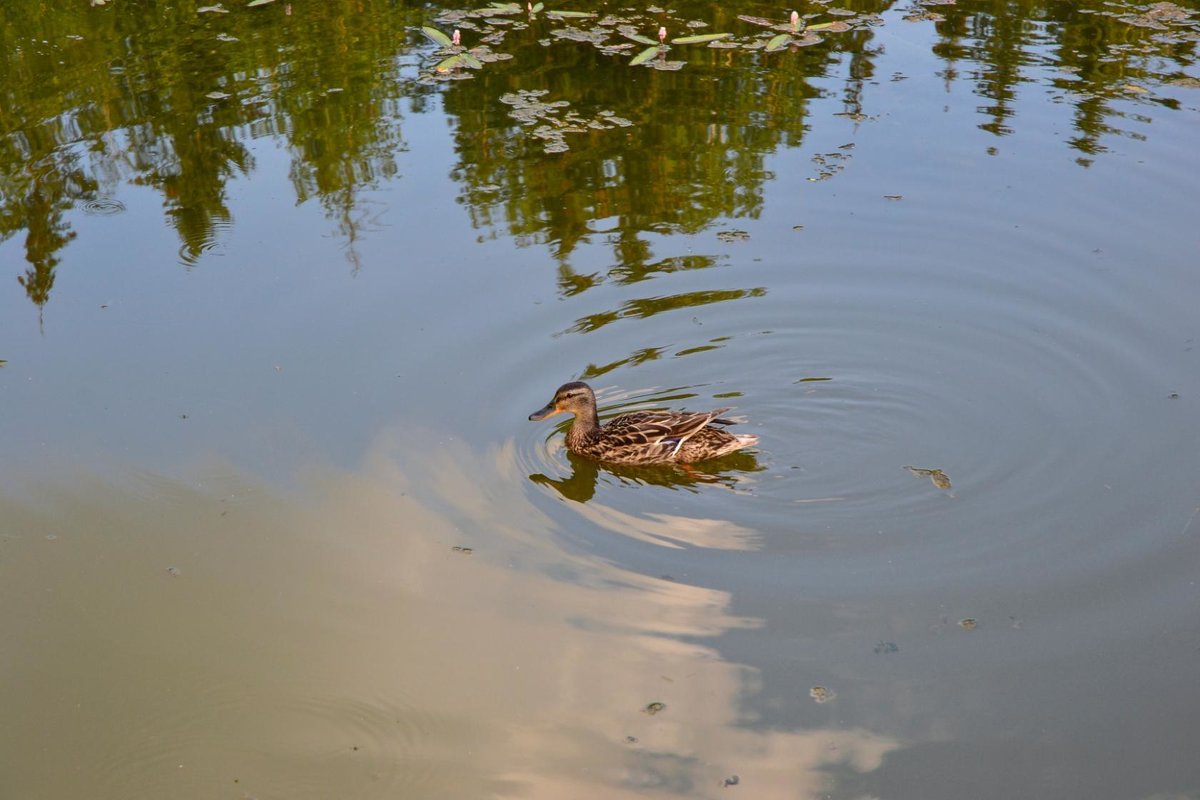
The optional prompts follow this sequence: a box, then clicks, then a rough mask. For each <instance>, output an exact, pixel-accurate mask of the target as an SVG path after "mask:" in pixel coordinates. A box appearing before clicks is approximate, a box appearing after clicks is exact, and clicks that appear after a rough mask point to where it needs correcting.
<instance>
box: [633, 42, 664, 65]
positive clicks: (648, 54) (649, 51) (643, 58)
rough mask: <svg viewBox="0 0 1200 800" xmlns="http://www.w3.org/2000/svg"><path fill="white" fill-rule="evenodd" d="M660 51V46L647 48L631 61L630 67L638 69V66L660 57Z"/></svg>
mask: <svg viewBox="0 0 1200 800" xmlns="http://www.w3.org/2000/svg"><path fill="white" fill-rule="evenodd" d="M658 51H659V47H658V45H654V47H647V48H646V49H645V50H643V51H642V52H640V53H638V54H637V55H636V56H634V57H633V58H632V59H631V60H630V62H629V66H631V67H636V66H637V65H638V64H645V63H646V62H647V61H649V60H650V59H652V58H654V57H655V56H656V55H658Z"/></svg>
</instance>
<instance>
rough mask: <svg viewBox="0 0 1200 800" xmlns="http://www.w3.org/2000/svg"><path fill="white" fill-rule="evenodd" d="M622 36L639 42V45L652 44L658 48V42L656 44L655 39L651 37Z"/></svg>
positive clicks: (631, 34)
mask: <svg viewBox="0 0 1200 800" xmlns="http://www.w3.org/2000/svg"><path fill="white" fill-rule="evenodd" d="M621 35H622V36H624V37H625V38H626V39H630V40H632V41H635V42H637V43H638V44H652V45H655V46H656V47H657V46H658V42H656V41H655V40H654V39H651V38H650V37H649V36H642V35H641V34H640V33H622V34H621Z"/></svg>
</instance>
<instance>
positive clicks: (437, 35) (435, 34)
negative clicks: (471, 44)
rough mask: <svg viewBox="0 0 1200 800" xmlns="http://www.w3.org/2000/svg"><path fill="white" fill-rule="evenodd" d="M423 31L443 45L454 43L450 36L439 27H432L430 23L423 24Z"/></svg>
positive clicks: (448, 45)
mask: <svg viewBox="0 0 1200 800" xmlns="http://www.w3.org/2000/svg"><path fill="white" fill-rule="evenodd" d="M421 33H423V34H425V35H426V36H428V37H429V38H430V39H432V40H433V41H434V42H436V43H437V44H440V45H441V46H442V47H450V46H452V45H453V44H454V42H452V41H451V40H450V37H449V36H447V35H446V34H444V33H442V32H441V31H439V30H438V29H437V28H431V27H429V26H428V25H423V26H421Z"/></svg>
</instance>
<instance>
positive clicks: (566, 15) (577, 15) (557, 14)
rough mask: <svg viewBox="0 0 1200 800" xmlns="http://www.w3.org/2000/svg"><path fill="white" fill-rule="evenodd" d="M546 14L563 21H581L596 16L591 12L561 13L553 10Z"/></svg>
mask: <svg viewBox="0 0 1200 800" xmlns="http://www.w3.org/2000/svg"><path fill="white" fill-rule="evenodd" d="M546 13H547V14H549V15H551V16H554V17H562V18H563V19H581V18H583V17H594V16H596V15H595V14H593V13H592V12H590V11H559V10H557V9H552V10H550V11H547V12H546Z"/></svg>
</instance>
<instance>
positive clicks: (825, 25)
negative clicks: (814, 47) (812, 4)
mask: <svg viewBox="0 0 1200 800" xmlns="http://www.w3.org/2000/svg"><path fill="white" fill-rule="evenodd" d="M845 24H846V23H844V22H840V23H839V22H836V21H835V22H821V23H818V24H817V25H808V26H806V27H805V28H804V30H806V31H823V30H825V29H826V28H832V27H833V26H834V25H845Z"/></svg>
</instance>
